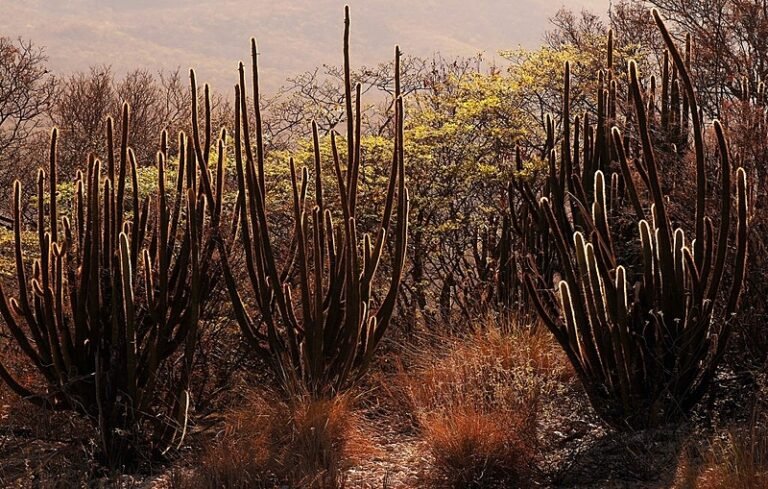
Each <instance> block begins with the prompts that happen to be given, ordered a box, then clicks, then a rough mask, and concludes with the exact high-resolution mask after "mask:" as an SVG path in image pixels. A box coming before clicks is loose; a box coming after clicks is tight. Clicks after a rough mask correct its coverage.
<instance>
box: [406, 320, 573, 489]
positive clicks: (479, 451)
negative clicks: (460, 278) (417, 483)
mask: <svg viewBox="0 0 768 489" xmlns="http://www.w3.org/2000/svg"><path fill="white" fill-rule="evenodd" d="M501 331H502V328H501V327H499V325H497V324H495V323H493V322H492V323H491V324H490V325H488V326H486V327H483V328H482V329H480V330H478V331H476V332H474V333H472V334H470V335H468V336H465V337H462V338H443V339H442V340H441V341H439V342H438V343H439V344H438V345H437V346H436V347H433V348H432V349H422V350H421V353H420V354H419V355H418V357H417V359H416V361H415V364H416V365H415V366H413V367H412V368H408V369H403V370H402V371H401V373H400V374H399V375H398V376H397V377H396V379H395V384H396V385H397V388H396V389H397V390H399V391H400V392H401V395H402V398H403V401H404V403H405V404H406V405H407V406H406V409H408V410H409V411H410V412H411V413H412V415H413V417H414V418H415V421H416V423H417V425H418V427H419V429H420V432H421V436H422V440H423V444H422V445H423V450H424V452H425V453H424V457H423V458H424V460H425V461H426V463H425V465H424V467H423V468H422V470H421V476H420V477H421V485H423V486H430V487H445V488H473V487H478V488H479V487H510V485H512V486H514V485H523V486H525V485H527V484H528V483H530V480H531V478H532V477H533V462H534V460H535V457H536V455H537V447H538V443H537V421H538V419H537V417H538V412H539V406H540V403H541V401H542V399H543V397H544V396H548V395H551V394H552V393H553V392H554V390H555V389H556V386H557V385H558V384H559V381H563V380H566V379H568V378H570V377H571V376H572V373H571V370H570V368H569V367H568V365H567V362H566V361H565V359H564V358H563V356H562V355H561V354H560V353H559V350H558V349H557V348H555V347H554V346H555V345H554V344H553V341H552V339H551V338H550V335H549V334H548V333H547V332H545V331H541V332H531V331H530V330H528V329H517V330H515V329H513V331H512V332H509V333H502V332H501Z"/></svg>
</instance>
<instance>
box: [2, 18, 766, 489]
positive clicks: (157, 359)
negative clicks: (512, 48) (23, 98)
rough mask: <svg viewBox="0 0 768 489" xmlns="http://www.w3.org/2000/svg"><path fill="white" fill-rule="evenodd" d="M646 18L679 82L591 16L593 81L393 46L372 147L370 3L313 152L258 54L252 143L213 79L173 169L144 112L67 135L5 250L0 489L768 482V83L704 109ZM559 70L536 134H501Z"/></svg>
mask: <svg viewBox="0 0 768 489" xmlns="http://www.w3.org/2000/svg"><path fill="white" fill-rule="evenodd" d="M645 15H647V14H645ZM644 18H645V19H646V20H647V21H648V22H649V23H648V25H649V26H650V31H648V32H650V33H651V34H649V35H652V36H655V37H654V38H653V39H655V42H657V43H658V46H659V49H658V52H659V53H660V56H659V60H660V63H659V64H658V65H656V64H654V63H653V62H651V61H649V59H650V56H651V55H650V53H651V51H643V50H642V49H638V48H637V45H634V44H632V43H629V42H627V36H626V32H624V34H621V31H617V32H619V33H618V34H615V33H614V31H607V32H604V33H600V35H596V34H595V32H594V31H593V30H590V25H589V24H587V25H583V24H582V27H583V28H584V29H585V30H586V32H587V33H590V32H591V33H592V34H595V35H594V36H592V38H591V42H592V46H593V47H595V49H596V51H597V52H599V56H596V57H594V58H593V59H592V61H593V62H594V65H590V64H588V63H587V58H584V57H582V58H578V57H574V56H576V54H575V53H574V50H573V49H571V48H563V51H562V52H554V51H551V50H550V51H547V50H543V51H542V52H540V53H538V54H537V55H535V56H534V55H529V56H527V57H526V58H525V60H524V61H522V64H521V65H520V66H519V67H518V68H519V70H523V71H521V72H519V73H518V74H517V75H510V76H509V77H502V76H501V75H500V74H499V72H498V71H497V70H496V69H494V70H493V72H492V73H491V74H488V75H487V76H486V75H482V76H481V74H479V73H474V74H473V73H470V72H465V73H463V74H462V73H458V74H457V72H455V71H454V72H451V71H450V69H448V70H447V71H445V70H446V68H445V67H442V68H440V69H442V70H444V71H443V72H441V73H438V71H439V70H438V69H437V68H435V70H434V71H433V72H432V75H433V76H434V78H433V79H432V83H433V84H432V85H430V90H432V91H431V92H429V93H428V94H426V95H424V94H423V93H422V94H420V93H419V92H417V90H416V89H414V88H413V87H414V86H418V85H419V84H422V85H426V81H422V80H420V79H418V78H416V79H414V78H413V77H410V76H409V73H411V72H410V71H409V69H411V68H412V67H413V60H412V59H409V58H404V57H403V56H402V55H401V52H400V50H399V48H397V49H396V51H395V59H394V62H393V63H392V65H389V66H391V76H390V77H389V78H388V82H387V83H388V85H386V87H387V90H389V92H388V93H389V94H390V98H389V99H388V100H389V101H390V102H391V103H389V106H388V108H387V110H386V111H385V112H384V114H385V115H386V117H384V118H383V120H382V125H381V126H380V130H379V131H378V133H377V134H373V135H372V134H371V129H370V128H371V127H372V126H373V125H375V124H372V123H371V118H369V117H368V116H367V115H366V114H367V113H368V112H367V111H368V110H369V109H370V106H366V105H364V103H363V102H362V99H363V98H364V97H363V93H362V92H363V88H362V87H363V84H362V82H361V81H360V75H359V74H354V76H353V73H352V70H351V69H350V64H351V63H350V55H349V51H350V22H349V12H348V10H347V13H346V20H345V29H344V44H343V46H344V51H343V54H344V58H343V59H344V67H343V69H342V70H341V71H339V72H338V74H339V76H340V77H339V80H340V83H341V84H340V88H341V90H340V93H339V96H340V98H339V99H338V100H336V101H335V102H334V103H335V104H337V105H336V106H335V109H334V110H335V111H336V112H334V113H338V114H342V115H340V116H336V117H337V119H338V120H336V122H333V123H332V124H331V127H329V128H326V127H325V126H324V125H323V122H327V119H326V120H325V121H319V122H312V123H311V125H308V128H309V129H308V130H306V131H307V132H305V133H303V134H304V135H305V136H306V138H305V140H304V141H302V142H300V143H296V144H295V145H294V146H293V147H292V148H290V149H291V151H289V149H288V148H282V149H281V148H275V147H273V146H270V145H271V144H274V141H273V140H272V138H271V137H265V135H273V134H274V133H273V132H270V131H272V130H273V129H274V127H273V125H272V123H271V122H270V120H269V118H268V117H265V116H264V114H263V113H262V110H263V107H262V98H263V96H262V95H261V94H260V93H259V87H258V64H257V58H258V55H257V47H256V44H255V42H252V46H251V54H252V68H251V70H249V69H248V68H247V67H246V66H244V65H243V64H241V65H240V67H239V80H236V82H237V85H236V87H235V90H234V93H233V96H232V97H229V98H231V99H232V100H231V102H230V103H231V105H230V106H229V108H230V109H231V120H224V121H223V122H221V124H219V122H220V121H216V120H214V116H213V112H214V110H213V108H212V107H214V106H216V103H214V102H215V100H214V97H213V95H212V94H211V90H210V89H209V87H208V86H207V85H206V86H205V87H204V88H203V90H200V89H199V88H198V86H197V81H196V79H195V75H194V72H193V71H192V72H190V81H191V87H190V96H189V103H190V110H189V116H190V120H189V121H188V125H189V128H188V130H187V131H186V133H184V132H182V133H180V135H179V137H178V140H177V141H176V140H174V139H175V136H174V135H172V134H169V133H168V132H167V131H165V130H164V131H163V132H162V134H161V135H159V138H158V141H159V145H158V146H157V147H156V148H153V150H152V152H155V151H156V152H157V153H156V155H154V156H153V155H152V154H151V153H150V155H149V159H148V160H145V159H143V157H144V156H146V155H142V154H141V153H139V154H138V155H137V150H135V149H134V148H133V146H132V141H133V138H134V137H135V134H134V133H135V131H134V130H133V129H132V125H131V124H132V123H131V121H132V120H133V119H134V118H136V119H140V118H141V115H140V114H138V115H135V114H134V113H133V112H132V109H131V106H130V105H129V104H127V103H126V104H124V105H123V106H122V109H121V110H119V111H118V114H117V117H116V118H114V119H113V118H111V117H110V118H108V119H107V120H106V121H104V122H103V124H104V125H103V126H100V127H103V130H102V129H100V130H99V132H98V134H95V133H94V134H91V135H92V136H93V138H96V139H99V141H101V138H103V139H104V141H103V142H101V143H99V144H101V145H102V146H100V147H101V148H102V149H101V150H100V152H97V151H92V152H90V154H89V153H88V152H86V153H85V154H82V155H80V156H79V158H81V160H83V159H84V160H85V163H86V164H85V165H84V166H83V165H81V166H79V167H78V168H76V169H72V173H71V174H69V173H67V172H68V170H69V169H68V168H65V167H67V165H68V163H67V164H65V162H62V161H60V159H61V158H63V157H61V156H60V153H61V154H64V153H66V151H69V150H70V149H71V148H70V147H69V146H67V142H66V139H67V135H68V134H67V130H66V129H62V130H61V132H60V131H59V130H58V129H53V130H52V132H51V135H50V143H49V150H48V154H49V155H50V158H49V160H48V163H47V164H46V165H45V168H44V169H42V170H40V172H39V173H38V174H37V179H36V180H35V179H34V178H32V179H31V181H25V182H17V183H16V184H14V185H13V189H12V194H13V199H12V202H11V206H10V209H9V211H10V214H9V219H10V221H11V226H10V227H11V230H8V231H6V230H4V231H2V233H3V234H0V243H2V250H1V251H0V253H2V256H1V258H2V267H0V272H2V280H0V283H1V284H2V287H1V288H0V313H1V314H2V318H3V320H4V325H3V330H2V341H1V342H0V349H1V351H2V354H1V355H0V378H2V380H3V382H2V385H1V386H0V481H1V482H2V485H3V486H4V487H79V486H82V487H90V486H94V487H112V486H118V487H165V488H177V489H181V488H201V487H202V488H205V487H211V488H213V487H231V488H246V487H317V488H337V487H338V488H341V487H346V488H356V487H360V488H363V487H368V488H399V487H435V488H473V487H476V488H493V487H499V488H502V487H503V488H506V487H584V488H587V487H590V488H591V487H594V488H597V487H601V488H605V487H617V488H618V487H637V488H641V487H642V488H662V487H663V488H694V487H696V488H699V487H700V488H761V487H768V472H767V471H766V470H767V469H768V445H767V444H766V440H768V437H767V436H766V433H765V430H766V427H767V426H768V419H766V414H768V411H767V410H765V407H764V404H765V402H766V400H768V397H767V395H768V390H767V389H768V385H766V378H765V373H764V372H765V371H764V367H763V361H764V358H765V352H766V351H768V349H764V348H763V346H764V345H765V344H766V343H765V342H764V338H763V337H764V331H765V329H764V324H763V322H764V321H763V320H764V317H765V310H764V308H763V307H762V302H763V301H762V300H760V296H762V295H764V294H765V291H766V289H765V288H764V277H765V274H766V273H768V271H766V270H765V268H764V267H763V264H764V263H765V257H764V248H763V247H764V243H765V241H764V236H766V233H765V230H764V229H763V227H762V225H763V223H764V222H765V219H763V217H764V215H765V208H764V207H765V206H763V205H762V201H763V200H764V198H765V195H764V192H765V182H766V180H765V178H766V177H765V171H764V167H765V163H766V157H768V151H766V149H768V144H766V143H768V134H767V130H768V128H766V115H765V104H766V89H765V85H764V84H763V83H762V82H759V83H756V84H754V85H755V86H754V87H753V86H752V85H751V84H750V80H747V79H745V80H744V81H743V82H742V85H741V87H742V91H741V96H740V97H739V98H738V99H735V100H730V101H728V102H727V103H723V105H722V107H721V109H720V111H719V113H720V114H721V119H722V121H721V120H717V119H714V118H710V117H708V116H705V115H704V108H703V106H702V105H700V100H699V94H698V93H697V92H698V88H697V85H696V80H697V79H696V78H695V75H696V74H697V73H699V70H698V69H697V66H696V63H697V61H700V60H701V57H700V56H698V55H696V44H695V42H693V41H692V38H691V37H688V38H687V40H685V41H683V42H678V40H676V38H675V37H673V35H671V34H670V33H669V31H668V30H667V28H666V27H665V24H664V22H663V21H662V17H661V15H660V14H659V13H658V12H656V11H653V14H652V17H644ZM561 19H562V18H561ZM593 21H594V19H593ZM625 27H626V26H625ZM630 32H631V31H630ZM641 47H642V46H641ZM702 63H703V62H702ZM457 66H458V65H456V64H454V65H453V68H454V69H458V68H457ZM537 69H538V70H540V72H537V71H536V70H537ZM547 70H548V71H547ZM520 73H522V75H521V74H520ZM542 76H546V77H548V78H549V79H554V80H557V81H556V82H554V84H553V85H552V86H550V87H549V89H552V87H556V89H555V90H554V91H553V92H551V93H550V95H551V94H552V93H554V95H553V96H552V98H550V99H548V100H549V104H550V106H549V108H550V109H552V110H551V111H550V112H551V113H550V114H548V115H546V116H545V117H544V119H543V120H542V121H540V122H539V123H538V124H539V126H536V122H535V121H534V120H533V118H530V117H529V118H528V119H526V118H525V116H524V114H523V113H522V112H515V111H511V112H510V111H505V110H506V107H505V106H504V103H505V101H506V100H507V99H506V98H505V97H509V99H515V100H517V101H518V102H519V101H520V100H523V99H525V98H526V97H528V96H531V95H532V94H535V93H536V90H539V89H541V90H546V89H547V87H543V88H542V86H540V85H536V83H538V82H539V81H540V79H541V77H542ZM507 83H509V84H507ZM310 85H311V83H310ZM531 86H533V87H534V88H530V87H531ZM525 87H528V88H530V91H526V90H527V89H526V88H525ZM315 88H317V87H315ZM538 93H542V92H538ZM478 94H479V95H478ZM521 94H522V95H521ZM473 97H475V98H473ZM516 97H517V98H516ZM534 98H535V97H534ZM212 100H214V102H212ZM326 100H327V99H326ZM317 103H318V104H320V103H322V100H321V101H320V102H317ZM430 104H431V105H430ZM271 106H272V107H274V105H271ZM446 106H447V107H448V108H447V110H444V109H445V107H446ZM286 107H288V106H282V109H283V110H286V111H287V110H289V108H286ZM425 107H428V108H429V110H427V108H425ZM441 110H443V111H442V112H441ZM265 113H266V112H265ZM318 114H319V113H318ZM510 114H511V115H513V116H519V119H518V118H514V117H513V118H511V119H508V118H507V116H509V115H510ZM699 114H702V115H701V116H699ZM326 115H327V114H326ZM409 119H413V122H410V121H409ZM337 123H338V126H339V127H338V128H337V129H338V132H337V131H336V130H334V128H333V126H335V125H337ZM100 124H101V122H100ZM219 125H221V128H219V127H218V126H219ZM526 125H527V126H529V127H527V126H526ZM537 127H540V128H541V130H538V129H537ZM462 131H464V132H462ZM484 131H487V132H488V134H491V135H493V137H494V138H495V139H494V140H493V141H492V143H490V144H488V146H487V147H483V148H481V150H478V152H477V153H470V154H469V156H468V157H466V159H467V160H469V161H470V163H465V162H462V163H461V164H457V165H456V166H449V165H448V163H445V164H444V162H445V161H448V162H449V163H455V162H456V156H455V155H456V154H457V153H456V151H458V150H459V149H462V150H465V149H467V148H470V147H473V146H472V144H475V139H477V138H478V137H479V136H478V134H486V133H485V132H484ZM289 132H290V131H289ZM457 134H463V135H464V136H465V139H461V138H455V136H456V135H457ZM140 136H141V137H144V138H145V139H144V140H151V139H146V138H147V136H146V135H140ZM452 137H454V138H455V139H450V138H452ZM144 140H143V141H144ZM446 141H453V144H454V145H455V146H454V147H450V148H449V147H448V146H449V145H448V143H446ZM154 144H155V143H151V145H154ZM457 148H458V149H457ZM288 153H292V154H293V157H291V158H290V159H289V157H288ZM481 153H482V155H484V156H482V158H485V159H482V160H481V159H480V158H481V156H480V155H481ZM446 155H447V156H446ZM489 155H490V156H489ZM488 159H490V160H492V161H495V165H491V164H489V163H486V162H487V161H488ZM429 165H432V166H429ZM441 165H442V166H441ZM473 165H474V166H473ZM435 182H439V183H440V184H441V185H444V188H443V192H442V193H439V192H437V191H436V190H435V188H434V187H430V184H435ZM436 192H437V193H436ZM467 192H468V193H467ZM454 195H456V196H458V197H457V199H458V200H461V202H462V205H465V207H460V208H458V207H454V205H456V201H455V200H450V199H449V197H451V196H454ZM473 195H474V196H476V195H482V196H483V198H479V197H473ZM468 209H469V210H470V211H472V210H473V209H474V211H476V212H477V213H476V214H473V213H472V212H469V211H468ZM474 211H473V212H474ZM441 213H448V214H441ZM469 214H471V215H469ZM467 215H469V217H467ZM446 216H448V217H446ZM436 243H439V245H438V244H436ZM446 243H449V245H446ZM439 246H442V248H439V249H438V248H436V247H439ZM452 263H456V264H458V265H457V266H456V267H454V268H450V267H448V265H450V264H452ZM446 267H448V268H446ZM446 270H449V271H446Z"/></svg>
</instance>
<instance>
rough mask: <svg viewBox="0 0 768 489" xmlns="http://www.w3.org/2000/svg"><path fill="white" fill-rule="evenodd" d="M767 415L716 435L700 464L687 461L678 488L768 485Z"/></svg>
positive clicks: (749, 488)
mask: <svg viewBox="0 0 768 489" xmlns="http://www.w3.org/2000/svg"><path fill="white" fill-rule="evenodd" d="M765 422H766V419H765V416H754V417H753V418H752V419H751V421H750V423H748V426H742V427H738V428H734V429H731V430H728V431H726V432H725V433H723V434H720V435H719V436H717V437H715V438H714V439H713V440H712V441H711V442H710V443H709V444H708V447H707V449H706V450H705V451H704V453H703V455H702V457H701V458H702V459H703V460H702V463H701V465H700V466H698V467H696V466H694V465H693V464H691V463H689V462H688V461H687V460H683V461H682V463H681V464H680V470H679V474H678V483H677V485H676V487H677V489H766V488H768V427H766V425H765Z"/></svg>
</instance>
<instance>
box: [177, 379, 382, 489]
mask: <svg viewBox="0 0 768 489" xmlns="http://www.w3.org/2000/svg"><path fill="white" fill-rule="evenodd" d="M361 424H362V420H361V419H360V417H359V416H358V415H357V413H355V412H354V410H353V408H352V405H351V400H350V398H349V397H348V396H339V397H337V398H335V399H327V400H326V399H324V400H311V399H307V398H303V399H296V400H294V401H293V402H292V403H286V402H284V401H281V400H279V399H278V398H277V397H276V396H274V395H261V394H258V395H255V396H254V397H253V398H252V399H251V400H250V401H249V402H248V403H246V404H245V405H244V406H243V407H241V408H239V409H237V410H235V411H233V412H231V413H230V414H229V416H227V421H226V428H225V430H224V431H223V432H222V433H221V435H220V436H219V439H218V440H217V441H216V442H215V443H213V444H212V445H211V447H210V448H209V449H207V450H206V451H205V452H204V454H203V455H202V457H201V460H200V461H199V464H198V467H196V468H194V469H192V470H189V471H187V472H186V474H181V473H178V472H177V473H176V474H175V476H174V477H173V479H174V480H173V484H172V485H173V486H174V487H175V488H177V489H186V488H190V489H191V488H193V487H194V488H219V487H221V488H233V489H234V488H251V487H275V486H277V487H280V486H284V485H286V486H288V487H295V488H299V487H301V488H317V489H332V488H339V487H343V486H344V481H345V473H346V471H347V469H349V468H350V467H351V466H353V465H354V464H355V463H356V462H357V461H358V460H360V459H361V458H362V457H364V456H365V455H366V454H370V453H372V452H373V448H372V447H371V445H370V443H369V442H368V439H367V437H366V435H365V430H363V429H362V428H361Z"/></svg>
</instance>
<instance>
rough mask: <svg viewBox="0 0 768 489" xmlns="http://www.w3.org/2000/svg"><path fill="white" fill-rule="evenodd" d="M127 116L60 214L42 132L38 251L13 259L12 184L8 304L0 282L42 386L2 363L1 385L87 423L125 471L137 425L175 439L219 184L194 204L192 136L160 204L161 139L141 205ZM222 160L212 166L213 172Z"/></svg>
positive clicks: (205, 289) (8, 317) (18, 230)
mask: <svg viewBox="0 0 768 489" xmlns="http://www.w3.org/2000/svg"><path fill="white" fill-rule="evenodd" d="M129 119H130V109H129V107H128V105H127V104H126V105H124V106H123V110H122V122H121V139H120V142H119V147H117V148H115V144H114V143H115V142H114V136H115V135H114V123H113V120H112V119H111V118H110V119H108V120H107V126H106V127H107V130H106V132H107V134H106V136H107V146H108V150H107V155H106V160H107V161H106V165H104V164H103V163H102V161H101V160H99V159H98V158H96V156H94V155H90V157H89V159H88V165H87V170H86V172H85V173H82V172H78V173H77V176H76V178H75V189H76V190H75V198H74V202H73V203H72V206H71V214H70V215H60V212H59V206H58V191H57V175H58V170H57V158H56V154H57V151H56V148H57V141H58V131H57V130H56V129H54V130H53V131H52V133H51V145H50V167H49V171H48V173H46V172H45V171H43V170H42V169H41V170H40V171H39V173H38V185H37V192H38V195H37V207H38V212H37V244H38V250H37V251H38V252H39V254H36V255H35V257H34V259H32V260H31V259H30V258H29V257H26V256H25V254H24V252H23V251H22V245H21V237H22V233H23V230H24V222H23V219H22V210H21V209H22V203H21V184H20V183H19V182H18V181H17V182H16V183H15V185H14V201H13V229H14V236H15V257H16V278H17V289H18V290H17V292H18V297H15V298H9V297H8V294H9V292H6V290H5V289H4V288H3V286H2V284H0V313H1V314H2V317H3V319H4V320H5V323H6V324H7V327H8V330H9V331H10V333H11V335H12V337H13V339H14V340H15V341H16V343H17V345H18V347H19V348H20V350H21V352H22V353H23V354H24V355H25V356H26V357H27V358H28V359H29V361H30V363H31V365H34V366H35V367H36V369H37V371H38V372H39V373H40V375H41V378H42V379H43V380H44V381H45V387H44V388H43V389H37V388H36V387H33V386H28V385H24V384H22V383H21V382H19V381H18V380H17V379H16V378H15V377H14V376H13V375H12V373H11V371H9V369H8V368H6V367H5V366H4V365H3V364H2V363H0V377H2V379H3V380H4V381H5V383H6V384H7V385H9V386H10V387H11V389H13V391H15V392H16V393H17V394H18V395H20V396H22V397H24V398H26V399H28V400H29V401H31V402H34V403H36V404H38V405H41V406H44V407H47V408H51V409H55V410H59V409H69V410H74V411H77V412H80V413H81V414H84V415H86V416H87V417H89V418H91V419H93V420H94V421H95V423H97V426H98V427H99V433H100V436H101V450H102V454H103V456H104V457H106V459H107V461H108V462H109V463H110V464H117V463H128V462H127V461H126V457H129V456H131V451H132V450H133V449H134V448H135V447H132V446H131V445H132V444H133V441H134V440H133V436H134V435H135V434H136V432H137V430H141V426H142V425H143V424H144V423H154V424H157V423H158V420H159V419H166V422H161V423H160V425H162V426H161V429H158V430H153V431H157V433H158V435H159V437H160V441H161V442H164V443H168V442H170V441H171V440H172V439H173V438H174V437H176V436H178V435H180V433H181V432H183V429H184V427H185V424H186V419H185V415H186V414H185V413H186V406H185V404H186V403H188V399H186V390H185V389H186V385H187V382H188V380H189V376H190V372H189V368H190V366H191V357H192V354H193V353H194V348H195V341H196V338H197V329H198V322H199V318H200V313H201V309H202V308H203V307H204V305H205V303H206V297H208V296H209V295H210V293H211V291H212V289H213V287H214V286H215V283H216V277H217V276H218V275H219V273H218V272H217V271H215V270H214V269H213V265H212V260H211V258H212V256H213V253H214V251H215V247H214V246H213V245H212V244H209V243H208V241H209V240H208V238H207V236H208V235H210V234H211V230H212V229H213V228H214V227H215V226H216V220H217V218H218V217H217V216H218V211H219V210H220V203H221V201H220V197H221V187H220V186H219V188H218V190H217V195H216V197H217V199H214V205H213V206H207V205H206V200H205V198H204V196H205V195H209V194H207V193H206V192H204V189H203V186H201V185H200V184H199V183H198V182H199V180H200V179H202V180H203V181H206V180H207V178H208V169H207V166H206V165H207V159H206V156H207V154H208V153H207V152H206V153H205V156H203V158H198V156H197V155H198V153H196V152H195V151H194V148H196V147H199V141H198V137H197V134H195V138H194V141H193V140H191V139H189V138H187V137H186V136H184V135H183V134H181V135H180V138H179V145H180V148H179V156H180V157H179V163H178V168H177V172H176V173H177V181H176V182H175V198H172V199H171V201H169V196H170V195H172V194H173V193H172V192H170V191H169V190H170V189H169V188H167V186H168V182H167V181H166V180H167V176H166V164H167V163H166V162H167V160H168V145H167V140H168V138H167V134H165V133H164V134H163V137H162V149H161V151H159V152H158V154H157V162H156V164H157V168H158V173H157V174H158V180H157V189H156V192H154V193H153V195H154V196H155V199H154V200H153V199H152V198H151V197H146V198H145V199H143V201H142V200H141V199H140V196H139V192H138V179H137V164H138V163H137V161H136V157H135V155H134V152H133V150H132V149H131V148H130V146H129V137H128V135H129ZM207 150H208V148H207V147H206V151H207ZM116 152H117V153H118V154H119V156H117V157H116V154H115V153H116ZM201 155H202V154H201ZM220 155H221V153H220ZM221 164H222V160H221V159H220V160H219V172H218V174H219V175H221V174H222V172H221ZM199 175H202V178H199V177H198V176H199ZM206 189H207V187H206ZM210 195H211V196H212V194H210ZM216 202H218V205H217V204H216ZM209 212H212V215H211V216H209V215H208V214H209ZM179 355H181V356H183V360H184V361H183V362H182V363H183V367H182V369H181V372H180V373H179V374H178V375H180V376H181V381H180V382H178V383H177V387H176V388H175V389H173V392H172V393H171V394H172V396H171V399H170V401H169V402H168V403H166V404H168V405H169V406H167V407H168V408H169V409H168V411H167V412H165V413H158V412H156V411H157V408H158V399H157V396H158V392H159V388H158V384H159V383H160V379H159V376H160V373H161V371H162V370H163V369H164V368H167V364H168V360H169V359H173V358H175V357H178V356H179ZM161 415H162V416H161ZM169 427H170V428H171V429H169Z"/></svg>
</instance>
